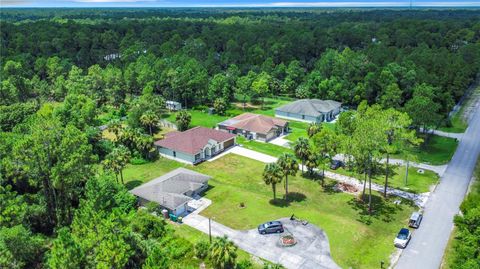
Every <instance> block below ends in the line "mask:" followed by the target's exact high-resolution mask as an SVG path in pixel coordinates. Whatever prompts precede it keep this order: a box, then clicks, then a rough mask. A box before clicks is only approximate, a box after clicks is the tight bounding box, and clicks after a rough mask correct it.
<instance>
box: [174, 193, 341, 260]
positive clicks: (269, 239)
mask: <svg viewBox="0 0 480 269" xmlns="http://www.w3.org/2000/svg"><path fill="white" fill-rule="evenodd" d="M200 200H202V201H203V202H204V205H203V206H202V207H200V208H199V209H197V210H196V211H194V212H192V213H190V214H189V215H187V216H186V217H184V218H183V223H184V224H186V225H188V226H190V227H192V228H195V229H197V230H199V231H201V232H204V233H206V234H208V233H209V220H208V218H206V217H204V216H201V215H199V213H200V212H201V211H202V210H203V209H204V208H206V207H207V206H208V205H210V204H211V201H210V200H208V199H206V198H201V199H200ZM280 221H281V222H282V223H283V224H284V229H285V232H284V233H283V234H271V235H260V234H259V233H258V231H257V229H252V230H247V231H239V230H234V229H232V228H230V227H227V226H225V225H223V224H221V223H218V222H216V221H215V220H211V221H210V227H211V233H212V236H223V235H226V236H228V238H229V239H230V240H232V241H233V242H234V243H235V244H236V245H237V246H238V247H239V248H241V249H243V250H245V251H247V252H249V253H250V254H252V255H255V256H257V257H261V258H263V259H266V260H268V261H271V262H273V263H280V264H282V265H283V266H285V267H286V268H291V269H299V268H302V269H316V268H318V269H339V268H340V267H339V266H338V265H337V264H336V263H335V262H334V261H333V259H332V257H331V255H330V246H329V243H328V238H327V235H326V234H325V232H324V231H323V230H321V229H319V228H318V227H316V226H314V225H312V224H308V225H303V224H301V223H298V222H296V221H291V220H290V219H288V218H284V219H280ZM285 234H291V235H293V236H294V237H295V239H296V240H297V244H296V245H295V246H292V247H283V246H281V245H280V243H279V240H280V236H282V235H285Z"/></svg>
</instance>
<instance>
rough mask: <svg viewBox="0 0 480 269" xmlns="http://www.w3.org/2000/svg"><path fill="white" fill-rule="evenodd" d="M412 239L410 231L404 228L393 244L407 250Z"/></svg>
mask: <svg viewBox="0 0 480 269" xmlns="http://www.w3.org/2000/svg"><path fill="white" fill-rule="evenodd" d="M410 238H412V234H411V233H410V230H408V229H407V228H402V229H401V230H400V232H399V233H398V235H397V237H396V238H395V240H394V241H393V244H394V245H395V246H396V247H399V248H405V247H407V245H408V242H409V241H410Z"/></svg>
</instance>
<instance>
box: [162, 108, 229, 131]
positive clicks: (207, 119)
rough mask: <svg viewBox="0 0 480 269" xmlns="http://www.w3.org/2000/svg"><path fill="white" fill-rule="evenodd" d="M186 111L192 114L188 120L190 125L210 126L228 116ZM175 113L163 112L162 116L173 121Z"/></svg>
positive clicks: (215, 124)
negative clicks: (190, 119)
mask: <svg viewBox="0 0 480 269" xmlns="http://www.w3.org/2000/svg"><path fill="white" fill-rule="evenodd" d="M188 113H190V114H191V115H192V121H191V122H190V127H196V126H203V127H207V128H212V127H215V126H217V123H219V122H222V121H224V120H226V119H228V118H230V117H228V116H220V115H216V114H213V115H210V114H208V113H206V112H204V111H201V110H188ZM176 115H177V113H171V114H164V115H163V117H164V118H165V119H166V120H168V121H170V122H173V123H175V117H176Z"/></svg>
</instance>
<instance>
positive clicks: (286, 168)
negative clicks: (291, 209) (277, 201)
mask: <svg viewBox="0 0 480 269" xmlns="http://www.w3.org/2000/svg"><path fill="white" fill-rule="evenodd" d="M277 164H278V166H280V169H282V172H283V175H284V176H285V200H288V176H295V175H296V174H297V171H298V163H297V160H296V159H295V156H293V155H292V154H291V153H283V155H282V156H280V158H278V160H277Z"/></svg>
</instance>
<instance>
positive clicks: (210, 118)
mask: <svg viewBox="0 0 480 269" xmlns="http://www.w3.org/2000/svg"><path fill="white" fill-rule="evenodd" d="M289 102H290V101H285V100H279V99H273V98H265V104H264V107H263V109H262V108H261V103H259V104H255V105H251V104H248V106H247V107H246V108H245V110H243V109H242V107H241V104H239V106H240V107H232V108H230V109H229V110H227V112H226V115H224V116H221V115H217V114H208V113H207V112H206V111H204V110H197V109H189V110H188V112H189V113H190V114H191V115H192V122H191V123H190V127H196V126H204V127H207V128H212V127H215V126H217V124H218V123H220V122H222V121H224V120H227V119H229V118H231V117H235V116H237V115H240V114H242V113H245V112H251V113H256V114H263V115H267V116H271V117H273V116H275V108H277V107H279V106H281V105H284V104H287V103H289ZM176 114H177V113H176V112H174V113H169V114H164V115H162V117H163V118H164V119H166V120H168V121H170V122H173V123H175V116H176Z"/></svg>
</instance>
